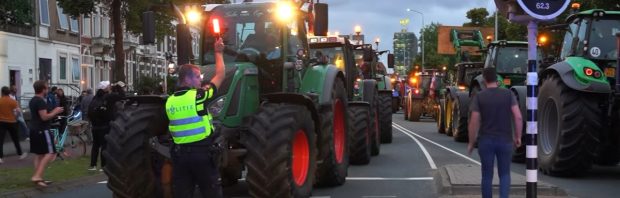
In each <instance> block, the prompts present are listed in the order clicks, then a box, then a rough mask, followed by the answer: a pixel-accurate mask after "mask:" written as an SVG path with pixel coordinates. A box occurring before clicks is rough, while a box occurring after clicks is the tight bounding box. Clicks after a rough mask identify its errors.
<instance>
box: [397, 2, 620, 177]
mask: <svg viewBox="0 0 620 198" xmlns="http://www.w3.org/2000/svg"><path fill="white" fill-rule="evenodd" d="M619 27H620V12H618V11H605V10H598V9H594V10H588V11H582V12H575V13H573V14H572V15H570V16H569V17H568V18H567V20H566V23H565V24H564V25H562V26H561V27H557V26H554V27H553V28H554V29H558V28H560V29H563V30H564V31H565V35H564V38H563V39H564V40H563V45H562V46H561V48H560V50H558V51H557V52H556V53H557V54H545V57H546V58H545V60H546V62H545V66H544V67H541V68H540V69H539V70H538V73H539V74H538V75H539V77H538V79H539V80H538V84H539V95H538V101H531V102H533V103H534V104H537V105H538V111H537V115H536V116H537V117H538V119H539V121H538V127H537V128H538V136H537V137H538V139H537V142H538V145H539V148H538V159H539V161H538V163H539V169H540V170H541V171H542V172H543V173H545V174H548V175H552V176H576V175H583V174H585V173H586V172H587V170H589V169H590V168H591V167H592V165H594V164H596V165H601V166H615V165H617V164H618V163H619V162H620V127H619V126H618V123H620V105H619V104H620V97H619V95H618V93H619V92H620V82H619V81H617V80H616V79H618V78H619V77H620V71H617V68H618V64H620V61H619V60H618V56H619V55H618V54H619V52H618V51H619V50H618V49H620V28H619ZM452 35H453V36H452V37H451V42H452V43H453V45H454V47H455V49H456V51H457V54H455V55H456V56H457V57H458V58H460V59H461V61H463V62H461V63H457V64H456V65H455V67H454V70H455V71H454V75H453V76H451V78H449V82H451V83H449V84H450V86H447V87H446V89H445V95H444V96H442V97H443V98H444V99H441V100H439V108H438V111H437V112H438V113H437V114H436V119H435V120H436V121H437V125H438V132H439V133H446V134H447V135H449V136H453V138H454V140H455V141H458V142H466V141H471V140H468V136H467V132H468V131H467V123H468V116H469V114H470V112H469V104H468V103H469V101H470V98H471V97H473V96H475V95H476V94H477V93H478V92H480V91H481V90H483V89H485V86H484V85H485V84H484V81H483V79H482V76H481V73H482V69H483V68H487V67H492V68H496V70H497V73H498V83H499V85H500V87H503V88H507V89H510V90H511V91H512V92H513V93H514V95H515V98H516V99H517V101H518V104H519V108H520V109H521V112H522V114H523V116H526V109H527V108H526V101H527V100H528V98H527V97H526V91H527V89H526V87H525V84H526V83H525V80H526V76H527V59H528V58H527V56H528V44H527V43H526V42H519V41H502V40H500V41H494V42H490V43H489V44H488V45H487V46H486V48H484V49H480V51H481V52H483V54H484V57H485V58H484V59H483V60H484V61H483V62H470V60H469V59H467V57H469V55H467V54H464V53H462V52H460V50H459V48H458V47H460V46H462V45H461V44H468V45H471V44H474V45H478V44H480V42H482V41H481V40H480V39H479V38H480V37H472V36H463V34H462V33H460V32H458V31H456V30H455V31H453V34H452ZM474 35H477V34H476V33H474ZM462 38H466V39H467V38H477V39H473V40H466V41H464V40H462ZM616 40H618V45H617V46H616V45H615V42H612V41H616ZM440 42H441V38H440ZM444 42H445V41H444ZM458 52H460V53H458ZM538 54H540V52H539V53H538ZM538 59H539V60H541V56H539V58H538ZM548 60H557V61H556V62H555V63H553V62H552V63H549V62H548ZM416 74H419V73H416ZM416 77H417V78H416V79H420V76H416ZM422 79H423V75H422ZM410 81H411V83H414V82H417V81H419V80H414V79H413V78H410ZM421 83H422V84H424V80H421ZM410 86H411V85H410ZM422 86H423V85H422ZM411 87H412V88H411V90H413V91H411V92H413V93H414V95H415V94H417V92H416V90H417V89H416V88H417V87H415V86H411ZM411 95H412V94H411V93H410V94H408V96H409V97H410V96H411ZM409 101H411V100H409ZM409 104H413V105H410V106H415V103H411V102H409ZM405 106H407V105H405ZM410 109H415V108H405V118H406V119H407V118H408V119H410V120H411V119H412V115H413V116H414V118H413V120H415V119H416V118H417V115H419V114H420V113H419V111H411V110H410ZM408 111H409V112H408ZM513 124H523V125H524V126H525V122H524V123H513ZM524 129H525V127H524ZM524 133H525V132H524ZM525 150H526V149H525V146H521V147H520V148H517V149H515V152H514V154H513V161H514V162H521V163H522V162H525V155H526V154H525V152H526V151H525Z"/></svg>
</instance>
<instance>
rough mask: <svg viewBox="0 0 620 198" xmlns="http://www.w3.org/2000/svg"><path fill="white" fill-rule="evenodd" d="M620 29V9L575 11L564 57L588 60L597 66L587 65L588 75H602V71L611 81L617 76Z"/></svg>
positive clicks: (566, 39) (562, 57) (565, 42)
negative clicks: (617, 46) (617, 37)
mask: <svg viewBox="0 0 620 198" xmlns="http://www.w3.org/2000/svg"><path fill="white" fill-rule="evenodd" d="M619 32H620V12H619V11H604V10H588V11H583V12H579V13H577V14H574V15H572V16H570V17H568V19H567V27H566V33H565V35H564V42H563V47H562V50H561V53H560V59H561V60H566V59H573V60H574V61H585V62H587V64H585V65H591V66H593V67H598V68H590V69H589V70H588V67H584V69H583V71H584V72H579V73H583V74H585V76H587V77H588V78H595V79H596V78H601V77H602V75H601V73H600V70H602V71H603V72H604V74H605V76H606V77H607V78H608V79H609V80H611V79H612V78H614V76H615V69H616V68H615V67H616V61H617V53H618V51H617V50H618V49H617V48H616V45H615V42H613V41H615V40H616V37H615V35H616V33H619Z"/></svg>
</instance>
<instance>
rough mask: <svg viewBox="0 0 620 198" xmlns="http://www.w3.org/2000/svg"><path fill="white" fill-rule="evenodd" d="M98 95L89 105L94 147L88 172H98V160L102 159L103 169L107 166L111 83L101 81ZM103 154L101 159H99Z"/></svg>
mask: <svg viewBox="0 0 620 198" xmlns="http://www.w3.org/2000/svg"><path fill="white" fill-rule="evenodd" d="M97 88H98V89H97V93H96V94H95V97H94V98H93V99H92V101H91V102H90V104H89V105H88V118H89V121H90V123H91V125H92V128H91V129H92V133H93V146H92V149H91V151H90V166H89V168H88V170H91V171H96V170H97V158H101V168H100V169H99V171H102V170H103V166H105V158H104V157H103V151H104V150H105V148H106V144H107V143H106V141H105V135H107V134H108V132H110V120H111V118H110V116H109V115H108V114H109V112H110V109H109V108H108V105H107V104H106V98H107V95H108V94H109V93H110V90H111V89H110V81H101V82H99V85H98V87H97ZM99 154H101V157H99V156H100V155H99Z"/></svg>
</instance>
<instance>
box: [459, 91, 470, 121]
mask: <svg viewBox="0 0 620 198" xmlns="http://www.w3.org/2000/svg"><path fill="white" fill-rule="evenodd" d="M456 98H457V99H458V100H459V110H461V115H467V117H469V94H468V93H467V92H457V93H456Z"/></svg>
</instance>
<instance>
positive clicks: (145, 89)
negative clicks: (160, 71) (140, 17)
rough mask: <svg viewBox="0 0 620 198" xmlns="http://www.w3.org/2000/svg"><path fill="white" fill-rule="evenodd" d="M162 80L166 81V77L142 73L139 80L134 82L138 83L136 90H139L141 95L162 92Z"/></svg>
mask: <svg viewBox="0 0 620 198" xmlns="http://www.w3.org/2000/svg"><path fill="white" fill-rule="evenodd" d="M162 82H164V79H161V78H159V77H151V76H146V75H141V76H140V78H139V79H138V82H135V83H134V84H135V85H136V86H134V91H136V92H138V94H139V95H153V94H160V93H161V90H162V86H161V84H160V83H162Z"/></svg>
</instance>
